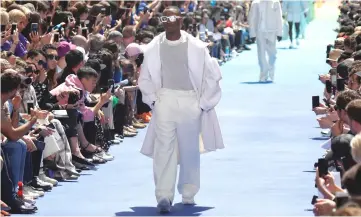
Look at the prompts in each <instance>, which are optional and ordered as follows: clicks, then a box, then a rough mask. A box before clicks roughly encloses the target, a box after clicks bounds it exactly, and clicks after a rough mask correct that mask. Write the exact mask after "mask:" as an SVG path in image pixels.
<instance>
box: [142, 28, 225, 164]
mask: <svg viewBox="0 0 361 217" xmlns="http://www.w3.org/2000/svg"><path fill="white" fill-rule="evenodd" d="M181 34H182V35H183V36H186V37H187V39H188V69H189V75H190V79H191V82H192V85H193V88H194V90H195V91H196V93H197V96H198V99H199V103H200V107H201V108H202V109H203V112H202V114H201V121H202V124H201V135H200V152H201V153H205V152H210V151H215V150H216V149H222V148H224V144H223V138H222V134H221V129H220V126H219V123H218V118H217V114H216V111H215V109H214V107H215V106H216V105H217V104H218V102H219V101H220V99H221V94H222V92H221V88H220V85H219V82H220V80H221V79H222V75H221V71H220V68H219V65H218V62H217V60H215V59H213V58H211V57H210V55H209V53H208V49H207V47H206V44H205V43H204V42H202V41H200V40H198V39H196V38H194V37H193V36H191V35H189V34H188V33H186V32H184V31H182V33H181ZM164 38H165V33H161V34H160V35H158V36H156V37H155V38H154V39H153V40H152V41H151V42H150V43H149V44H148V45H147V46H146V47H145V49H144V50H145V51H144V61H143V65H142V66H141V71H140V76H139V79H138V85H139V89H140V90H141V92H142V100H143V102H144V103H146V104H148V105H149V106H150V107H151V108H153V102H156V101H157V92H158V90H160V89H161V88H162V84H161V60H160V51H159V50H160V42H161V40H164ZM154 115H156V114H153V116H154ZM175 115H176V114H175ZM153 120H154V117H153V118H152V120H151V121H150V123H149V126H148V131H147V134H146V136H145V139H144V143H143V146H142V148H141V153H142V154H144V155H146V156H148V157H153V150H154V142H155V136H156V134H155V127H154V123H153Z"/></svg>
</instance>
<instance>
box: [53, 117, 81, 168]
mask: <svg viewBox="0 0 361 217" xmlns="http://www.w3.org/2000/svg"><path fill="white" fill-rule="evenodd" d="M51 123H52V124H53V125H54V127H55V129H56V130H57V132H58V133H59V136H60V137H61V139H62V141H63V144H64V148H63V149H62V150H61V151H60V152H58V153H57V154H56V157H55V163H56V165H57V167H60V168H65V169H67V170H70V171H76V170H75V166H74V165H73V164H72V162H71V161H72V156H71V149H70V144H69V141H68V138H67V137H66V134H65V131H64V128H63V125H62V124H61V123H60V121H59V120H56V119H54V120H52V121H51Z"/></svg>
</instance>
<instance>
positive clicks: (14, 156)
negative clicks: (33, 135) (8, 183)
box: [2, 140, 26, 189]
mask: <svg viewBox="0 0 361 217" xmlns="http://www.w3.org/2000/svg"><path fill="white" fill-rule="evenodd" d="M2 148H3V151H4V155H5V158H6V159H7V161H8V162H9V164H8V166H9V167H8V169H9V171H10V173H9V175H10V178H11V180H12V182H13V187H14V189H16V188H17V184H18V182H19V181H23V177H24V167H25V158H26V144H25V143H24V142H23V141H22V140H19V141H16V142H13V141H8V142H6V143H5V144H4V145H3V146H2Z"/></svg>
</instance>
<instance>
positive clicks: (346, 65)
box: [336, 58, 353, 79]
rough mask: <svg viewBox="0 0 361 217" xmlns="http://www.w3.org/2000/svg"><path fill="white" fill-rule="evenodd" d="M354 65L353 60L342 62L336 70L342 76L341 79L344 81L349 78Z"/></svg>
mask: <svg viewBox="0 0 361 217" xmlns="http://www.w3.org/2000/svg"><path fill="white" fill-rule="evenodd" d="M352 63H353V59H352V58H349V59H346V60H344V61H343V62H341V63H340V64H339V65H338V66H337V68H336V70H337V74H338V75H340V77H341V78H344V79H346V78H348V72H349V69H350V68H351V66H352Z"/></svg>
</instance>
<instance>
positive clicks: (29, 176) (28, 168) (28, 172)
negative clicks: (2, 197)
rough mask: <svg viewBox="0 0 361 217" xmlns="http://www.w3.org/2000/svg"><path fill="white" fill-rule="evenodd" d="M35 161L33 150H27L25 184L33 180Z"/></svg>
mask: <svg viewBox="0 0 361 217" xmlns="http://www.w3.org/2000/svg"><path fill="white" fill-rule="evenodd" d="M33 177H34V175H33V162H32V154H31V152H26V158H25V167H24V178H23V180H24V184H28V183H30V182H31V180H33Z"/></svg>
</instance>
